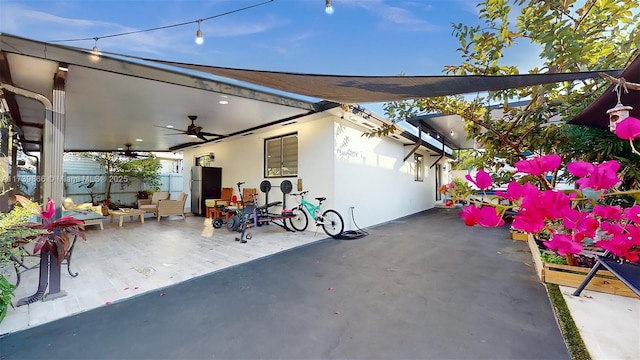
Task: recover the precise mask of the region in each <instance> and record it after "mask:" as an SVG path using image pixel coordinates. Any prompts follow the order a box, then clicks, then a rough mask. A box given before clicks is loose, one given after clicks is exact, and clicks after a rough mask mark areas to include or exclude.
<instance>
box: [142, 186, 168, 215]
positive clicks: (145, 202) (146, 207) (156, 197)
mask: <svg viewBox="0 0 640 360" xmlns="http://www.w3.org/2000/svg"><path fill="white" fill-rule="evenodd" d="M168 199H169V192H167V191H156V192H154V193H153V196H151V199H139V200H138V209H139V210H143V211H144V212H145V213H153V214H155V215H156V216H158V202H160V201H161V200H168Z"/></svg>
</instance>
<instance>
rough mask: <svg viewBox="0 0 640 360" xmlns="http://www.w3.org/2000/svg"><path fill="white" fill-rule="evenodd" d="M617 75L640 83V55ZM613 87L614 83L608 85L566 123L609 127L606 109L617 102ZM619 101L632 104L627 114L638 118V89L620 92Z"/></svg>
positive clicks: (623, 103)
mask: <svg viewBox="0 0 640 360" xmlns="http://www.w3.org/2000/svg"><path fill="white" fill-rule="evenodd" d="M609 75H611V74H609ZM619 77H622V78H624V79H625V80H626V81H629V82H632V83H636V84H640V56H638V57H636V58H635V60H634V61H633V62H632V63H631V64H630V65H629V66H628V67H627V68H626V69H624V70H623V71H622V73H621V74H620V76H619ZM614 87H615V85H611V86H609V88H608V89H607V90H606V91H605V92H604V93H603V94H602V95H600V97H599V98H597V99H596V101H594V102H592V103H591V104H590V105H589V106H587V107H586V108H585V109H584V110H582V112H580V113H579V114H578V115H577V116H576V117H574V118H573V119H571V120H569V121H568V123H569V124H575V125H586V126H591V127H598V128H607V127H609V115H608V114H607V110H609V109H611V108H613V107H614V106H616V104H617V103H618V95H617V94H616V92H615V91H613V89H614ZM620 102H621V103H622V105H627V106H632V107H633V110H631V111H630V112H629V115H630V116H633V117H635V118H637V119H640V91H638V90H629V92H628V93H625V92H624V91H623V92H622V93H621V94H620Z"/></svg>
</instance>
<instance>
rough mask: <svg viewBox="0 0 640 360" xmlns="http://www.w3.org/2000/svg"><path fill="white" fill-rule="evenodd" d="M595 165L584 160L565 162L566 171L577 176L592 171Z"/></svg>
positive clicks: (583, 175)
mask: <svg viewBox="0 0 640 360" xmlns="http://www.w3.org/2000/svg"><path fill="white" fill-rule="evenodd" d="M593 169H595V166H594V165H593V164H592V163H590V162H586V161H574V162H571V163H569V164H567V171H568V172H570V173H571V174H573V175H575V176H577V177H585V176H587V175H589V174H591V173H592V172H593Z"/></svg>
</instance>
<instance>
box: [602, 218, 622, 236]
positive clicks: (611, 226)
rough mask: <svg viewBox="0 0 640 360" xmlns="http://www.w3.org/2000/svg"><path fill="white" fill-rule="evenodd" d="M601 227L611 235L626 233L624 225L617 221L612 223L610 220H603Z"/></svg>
mask: <svg viewBox="0 0 640 360" xmlns="http://www.w3.org/2000/svg"><path fill="white" fill-rule="evenodd" d="M600 228H601V229H602V231H603V232H604V233H605V234H607V235H609V236H613V235H619V234H622V233H624V227H623V226H622V225H620V224H617V223H610V222H608V221H603V222H602V224H600Z"/></svg>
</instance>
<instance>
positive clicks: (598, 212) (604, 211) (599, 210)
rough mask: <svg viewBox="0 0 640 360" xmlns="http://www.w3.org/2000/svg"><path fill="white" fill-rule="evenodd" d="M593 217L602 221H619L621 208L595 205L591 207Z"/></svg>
mask: <svg viewBox="0 0 640 360" xmlns="http://www.w3.org/2000/svg"><path fill="white" fill-rule="evenodd" d="M593 215H595V216H598V217H600V218H602V219H603V220H620V219H621V218H622V208H621V207H620V206H603V205H596V206H594V207H593Z"/></svg>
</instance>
